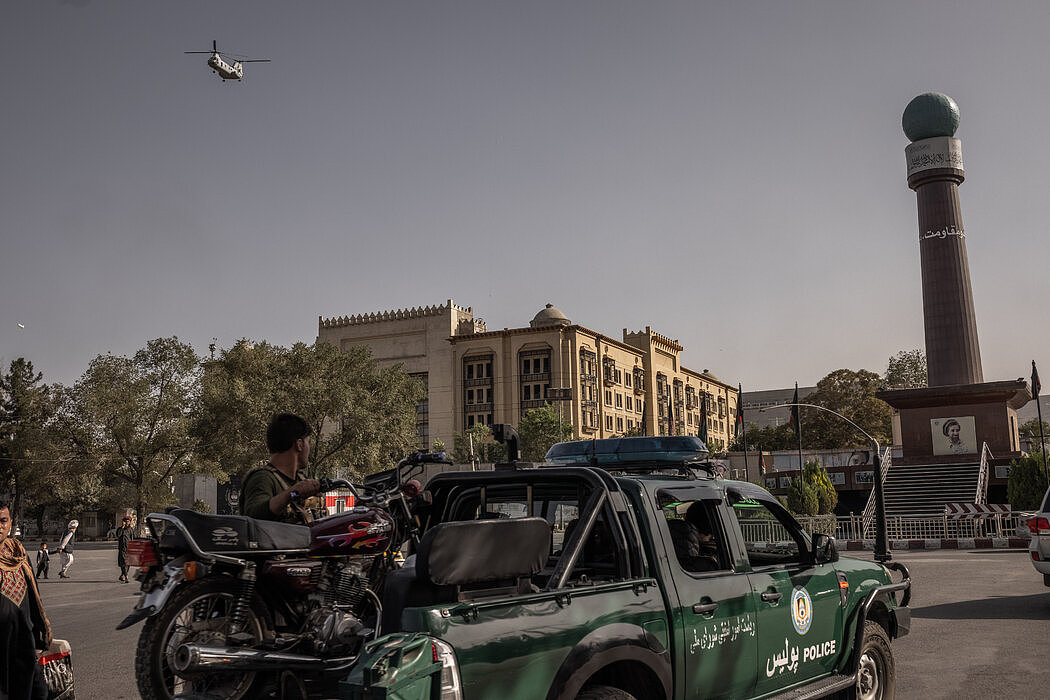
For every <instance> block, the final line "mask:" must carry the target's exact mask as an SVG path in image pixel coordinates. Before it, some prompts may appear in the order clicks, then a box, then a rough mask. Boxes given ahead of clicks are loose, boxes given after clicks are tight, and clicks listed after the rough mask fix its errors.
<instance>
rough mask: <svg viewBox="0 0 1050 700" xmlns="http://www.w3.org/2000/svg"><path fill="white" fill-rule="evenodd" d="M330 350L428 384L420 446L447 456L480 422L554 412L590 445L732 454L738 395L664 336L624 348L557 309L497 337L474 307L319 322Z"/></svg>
mask: <svg viewBox="0 0 1050 700" xmlns="http://www.w3.org/2000/svg"><path fill="white" fill-rule="evenodd" d="M318 340H323V341H325V342H329V343H332V344H333V345H336V346H338V347H340V348H344V349H345V348H348V347H352V346H355V345H358V346H366V347H368V348H369V349H370V350H371V351H372V356H373V357H374V358H375V359H376V360H377V361H379V362H380V363H383V364H394V363H401V364H402V365H403V366H404V368H405V370H406V371H407V372H408V373H410V374H412V375H414V376H416V377H418V378H419V379H420V380H421V381H423V383H424V385H425V386H426V388H427V399H426V400H425V401H424V402H422V403H421V404H420V405H419V406H418V407H417V416H418V420H417V430H418V433H419V439H420V445H421V446H422V447H424V448H427V447H429V446H430V445H431V444H432V442H433V441H434V440H435V439H438V440H441V441H442V442H443V443H444V444H445V445H446V446H451V445H452V444H453V440H454V436H455V435H456V434H461V433H463V432H464V431H465V430H467V429H468V428H471V427H473V426H475V425H477V424H479V423H481V424H485V425H492V424H494V423H510V424H512V425H517V424H518V422H519V421H520V420H521V418H522V416H523V415H524V414H525V412H526V411H528V410H530V409H534V408H539V407H542V406H543V405H545V404H547V403H550V404H551V405H552V406H553V407H554V408H555V409H557V410H558V411H559V415H561V416H562V417H563V419H564V420H565V422H566V423H569V424H571V425H572V426H573V428H574V430H575V433H576V434H577V435H578V436H580V437H581V438H585V439H587V438H606V437H614V436H618V435H623V434H625V433H631V432H634V433H644V434H646V435H670V434H674V435H698V434H699V433H700V428H701V423H702V422H706V423H707V430H708V444H709V446H710V447H711V449H712V450H714V451H720V450H723V449H725V448H726V447H728V445H729V442H730V441H731V440H732V436H733V430H734V416H735V415H736V405H737V400H738V396H737V390H736V388H735V387H733V386H732V385H730V384H727V383H724V382H722V381H720V380H719V379H718V378H717V377H715V376H714V375H713V374H711V373H710V372H709V371H708V370H706V369H705V370H702V371H695V370H691V369H688V368H686V367H683V366H682V365H681V361H680V360H681V354H682V352H683V350H684V348H683V347H682V346H681V345H680V344H679V343H678V341H677V340H672V339H670V338H668V337H665V336H663V335H660V334H659V333H656V332H654V331H653V330H652V329H651V328H649V327H648V326H647V327H646V328H645V330H643V331H636V332H629V331H628V330H627V329H626V328H625V329H623V333H622V336H621V337H620V338H612V337H609V336H606V335H603V334H601V333H598V332H597V331H594V330H591V329H589V328H587V327H585V326H581V325H579V324H575V323H573V322H572V321H570V320H569V319H568V318H567V317H566V316H565V314H563V313H562V312H561V311H559V310H558V309H556V308H554V307H553V306H552V305H550V304H548V305H547V306H546V307H545V308H543V309H541V310H540V312H539V313H537V314H536V316H535V317H534V318H533V319H532V321H531V322H530V323H529V325H528V326H523V327H520V328H504V329H503V330H498V331H490V330H488V329H487V328H486V326H485V323H484V322H483V321H482V320H481V319H476V318H474V314H473V309H472V308H471V307H462V306H458V305H456V304H455V303H453V301H452V300H451V299H450V300H448V302H447V303H446V304H444V305H440V306H427V307H422V308H413V309H402V310H397V311H387V312H381V313H372V314H363V315H358V316H343V317H340V318H331V319H325V318H320V319H319V320H318Z"/></svg>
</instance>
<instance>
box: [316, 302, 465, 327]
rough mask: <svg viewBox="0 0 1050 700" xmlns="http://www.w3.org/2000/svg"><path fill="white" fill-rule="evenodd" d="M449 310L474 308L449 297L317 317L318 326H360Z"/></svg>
mask: <svg viewBox="0 0 1050 700" xmlns="http://www.w3.org/2000/svg"><path fill="white" fill-rule="evenodd" d="M449 312H454V313H459V314H464V315H466V316H473V313H474V309H473V308H472V307H470V306H459V305H457V304H455V303H454V302H453V301H452V300H451V299H449V300H448V302H447V303H445V304H439V305H435V306H413V307H412V308H410V309H394V310H391V311H378V312H373V313H368V314H357V315H354V316H337V317H335V318H324V317H323V316H318V317H317V326H318V328H322V329H323V328H341V327H345V326H362V325H365V324H369V323H382V322H384V321H401V320H405V319H413V318H424V317H427V316H444V315H445V314H448V313H449Z"/></svg>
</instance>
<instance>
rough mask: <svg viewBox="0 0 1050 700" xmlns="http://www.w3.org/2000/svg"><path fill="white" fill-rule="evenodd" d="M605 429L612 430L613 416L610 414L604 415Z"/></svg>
mask: <svg viewBox="0 0 1050 700" xmlns="http://www.w3.org/2000/svg"><path fill="white" fill-rule="evenodd" d="M605 429H606V430H612V429H613V417H612V416H606V417H605Z"/></svg>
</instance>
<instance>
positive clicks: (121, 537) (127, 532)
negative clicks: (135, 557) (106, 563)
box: [117, 515, 135, 583]
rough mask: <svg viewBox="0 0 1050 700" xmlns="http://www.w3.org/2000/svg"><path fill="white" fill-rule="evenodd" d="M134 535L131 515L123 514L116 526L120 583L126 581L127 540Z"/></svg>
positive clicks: (129, 540)
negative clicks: (122, 518)
mask: <svg viewBox="0 0 1050 700" xmlns="http://www.w3.org/2000/svg"><path fill="white" fill-rule="evenodd" d="M134 535H135V531H134V529H132V527H131V516H130V515H125V516H124V520H123V521H121V524H120V527H118V528H117V566H119V567H120V578H119V579H117V580H118V581H120V582H121V583H127V582H128V542H131V538H132V537H134Z"/></svg>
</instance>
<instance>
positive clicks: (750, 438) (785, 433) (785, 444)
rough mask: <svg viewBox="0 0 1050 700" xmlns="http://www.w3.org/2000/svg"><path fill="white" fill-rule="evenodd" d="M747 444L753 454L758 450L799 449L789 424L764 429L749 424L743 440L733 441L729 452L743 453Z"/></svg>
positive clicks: (745, 429)
mask: <svg viewBox="0 0 1050 700" xmlns="http://www.w3.org/2000/svg"><path fill="white" fill-rule="evenodd" d="M745 443H746V444H747V449H748V450H749V451H751V452H757V451H758V450H793V449H797V448H798V441H796V440H795V433H794V431H793V430H792V429H791V425H789V424H788V423H783V424H781V425H767V426H766V427H764V428H759V427H758V426H757V425H755V424H754V423H748V424H747V426H746V427H745V428H744V436H743V439H739V440H733V442H732V444H730V446H729V450H730V451H731V452H732V451H743V449H744V444H745Z"/></svg>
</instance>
